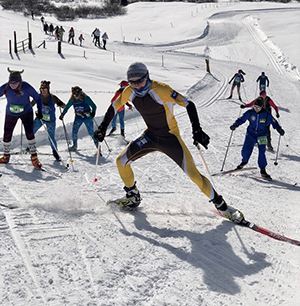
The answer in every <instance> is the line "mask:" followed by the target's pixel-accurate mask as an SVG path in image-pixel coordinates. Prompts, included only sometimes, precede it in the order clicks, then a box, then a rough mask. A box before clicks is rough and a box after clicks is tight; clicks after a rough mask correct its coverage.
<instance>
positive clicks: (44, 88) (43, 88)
mask: <svg viewBox="0 0 300 306" xmlns="http://www.w3.org/2000/svg"><path fill="white" fill-rule="evenodd" d="M40 90H48V88H47V87H41V88H40Z"/></svg>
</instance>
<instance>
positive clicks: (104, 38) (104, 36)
mask: <svg viewBox="0 0 300 306" xmlns="http://www.w3.org/2000/svg"><path fill="white" fill-rule="evenodd" d="M107 40H108V35H107V33H106V32H104V33H103V35H102V42H103V49H104V50H106V48H105V46H106V41H107Z"/></svg>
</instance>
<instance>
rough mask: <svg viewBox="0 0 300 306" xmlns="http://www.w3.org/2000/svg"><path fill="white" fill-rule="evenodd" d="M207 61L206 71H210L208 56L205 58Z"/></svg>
mask: <svg viewBox="0 0 300 306" xmlns="http://www.w3.org/2000/svg"><path fill="white" fill-rule="evenodd" d="M205 62H206V72H208V73H210V68H209V59H208V58H206V59H205Z"/></svg>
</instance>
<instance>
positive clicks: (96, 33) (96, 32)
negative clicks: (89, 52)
mask: <svg viewBox="0 0 300 306" xmlns="http://www.w3.org/2000/svg"><path fill="white" fill-rule="evenodd" d="M100 34H101V32H100V30H99V29H98V28H95V30H94V31H93V33H92V35H94V38H93V42H94V43H95V46H96V47H97V45H98V47H99V48H100Z"/></svg>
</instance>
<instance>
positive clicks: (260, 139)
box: [257, 136, 267, 145]
mask: <svg viewBox="0 0 300 306" xmlns="http://www.w3.org/2000/svg"><path fill="white" fill-rule="evenodd" d="M257 143H258V145H266V144H267V136H260V137H257Z"/></svg>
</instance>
